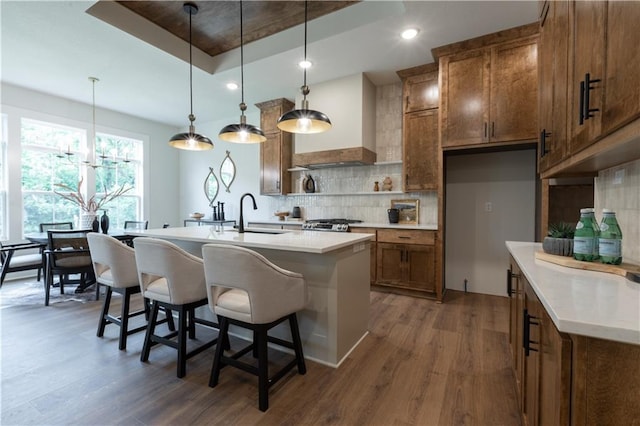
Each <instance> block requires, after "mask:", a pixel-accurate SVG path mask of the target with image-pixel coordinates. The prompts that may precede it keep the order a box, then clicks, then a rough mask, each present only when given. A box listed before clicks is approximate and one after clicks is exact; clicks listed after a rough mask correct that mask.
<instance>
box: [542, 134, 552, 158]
mask: <svg viewBox="0 0 640 426" xmlns="http://www.w3.org/2000/svg"><path fill="white" fill-rule="evenodd" d="M549 136H551V133H549V132H547V129H542V131H541V132H540V158H542V157H544V156H545V155H547V154H548V153H549V150H548V149H547V138H548V137H549Z"/></svg>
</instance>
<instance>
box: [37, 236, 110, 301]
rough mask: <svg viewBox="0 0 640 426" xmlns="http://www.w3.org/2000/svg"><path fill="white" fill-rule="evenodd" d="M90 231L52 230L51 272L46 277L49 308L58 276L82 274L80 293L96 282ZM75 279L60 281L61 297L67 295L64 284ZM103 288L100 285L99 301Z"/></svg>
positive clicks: (48, 256) (49, 242)
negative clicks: (56, 276) (90, 247)
mask: <svg viewBox="0 0 640 426" xmlns="http://www.w3.org/2000/svg"><path fill="white" fill-rule="evenodd" d="M89 232H91V230H90V229H76V230H73V229H72V230H63V229H50V230H48V231H47V248H46V250H45V251H44V255H45V256H44V257H45V260H46V269H47V273H46V274H45V299H44V304H45V306H49V294H50V291H51V287H52V286H53V276H54V275H56V274H57V275H64V276H69V275H73V274H79V275H80V278H79V280H78V281H77V282H78V283H79V286H78V288H77V289H76V291H78V290H84V289H85V288H86V287H87V286H89V285H90V284H91V283H92V282H93V281H94V280H95V276H94V273H93V265H92V263H91V254H90V252H89V243H88V241H87V234H88V233H89ZM72 282H73V281H71V280H63V279H61V280H60V294H64V285H65V284H69V283H72ZM99 292H100V286H98V285H96V300H98V298H99V295H100V293H99Z"/></svg>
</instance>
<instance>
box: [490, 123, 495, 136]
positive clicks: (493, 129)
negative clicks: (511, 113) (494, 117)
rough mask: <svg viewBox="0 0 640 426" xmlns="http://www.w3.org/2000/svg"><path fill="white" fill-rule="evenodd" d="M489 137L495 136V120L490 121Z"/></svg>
mask: <svg viewBox="0 0 640 426" xmlns="http://www.w3.org/2000/svg"><path fill="white" fill-rule="evenodd" d="M491 137H492V138H495V137H496V122H495V121H492V122H491Z"/></svg>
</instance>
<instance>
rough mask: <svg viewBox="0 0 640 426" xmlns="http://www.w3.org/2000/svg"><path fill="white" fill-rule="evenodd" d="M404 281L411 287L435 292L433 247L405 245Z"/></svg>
mask: <svg viewBox="0 0 640 426" xmlns="http://www.w3.org/2000/svg"><path fill="white" fill-rule="evenodd" d="M404 256H405V263H406V266H405V281H404V284H405V285H406V286H407V287H409V288H412V289H416V290H422V291H429V292H431V293H435V291H436V278H435V264H436V262H435V259H436V257H435V247H433V246H422V245H407V246H406V247H405V255H404Z"/></svg>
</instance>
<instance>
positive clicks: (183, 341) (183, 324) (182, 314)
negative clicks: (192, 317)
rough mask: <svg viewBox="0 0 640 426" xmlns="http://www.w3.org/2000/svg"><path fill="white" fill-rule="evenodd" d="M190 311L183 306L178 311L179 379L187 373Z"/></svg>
mask: <svg viewBox="0 0 640 426" xmlns="http://www.w3.org/2000/svg"><path fill="white" fill-rule="evenodd" d="M188 315H189V311H188V310H185V308H184V307H183V306H181V307H180V309H179V310H178V378H180V377H184V376H185V374H186V373H187V357H186V354H187V328H188V325H187V316H188ZM189 333H190V331H189Z"/></svg>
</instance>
